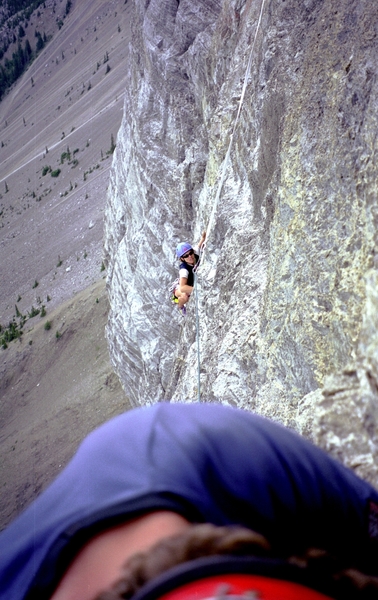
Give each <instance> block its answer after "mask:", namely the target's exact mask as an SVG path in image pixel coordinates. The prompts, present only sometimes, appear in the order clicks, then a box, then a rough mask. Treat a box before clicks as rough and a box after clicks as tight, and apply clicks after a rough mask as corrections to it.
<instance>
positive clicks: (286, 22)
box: [105, 0, 378, 485]
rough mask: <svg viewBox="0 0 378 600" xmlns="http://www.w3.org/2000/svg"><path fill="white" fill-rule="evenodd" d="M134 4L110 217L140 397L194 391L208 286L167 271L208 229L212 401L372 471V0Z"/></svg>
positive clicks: (125, 346)
mask: <svg viewBox="0 0 378 600" xmlns="http://www.w3.org/2000/svg"><path fill="white" fill-rule="evenodd" d="M129 1H130V2H133V6H132V10H133V16H132V23H133V25H132V29H133V32H132V40H131V44H130V56H129V60H128V63H127V76H126V77H125V85H126V97H125V108H124V118H123V123H122V126H121V129H120V132H119V135H118V141H117V149H116V152H115V155H114V162H113V169H112V174H111V180H110V185H109V194H108V203H107V212H106V222H105V256H106V260H107V264H108V290H109V295H110V302H111V313H110V317H109V324H108V331H107V334H108V340H109V345H110V352H111V356H112V360H113V364H114V366H115V368H116V370H117V372H118V374H119V376H120V378H121V380H122V382H123V385H124V387H125V389H126V390H127V395H128V396H129V397H130V398H131V399H132V401H133V402H134V403H135V405H139V404H146V403H151V402H157V401H160V400H163V399H170V400H172V401H178V400H185V401H196V400H197V396H198V389H197V388H198V386H197V344H196V328H195V301H194V298H192V299H191V301H190V303H189V306H188V315H187V317H186V318H185V319H183V318H182V317H181V316H180V315H179V314H178V311H177V310H176V309H175V307H174V306H173V305H172V304H171V303H170V301H169V297H168V292H167V287H168V285H169V283H170V281H172V280H173V279H174V278H175V277H176V276H177V274H176V270H177V264H175V259H174V248H175V246H176V244H177V242H179V241H183V240H190V241H192V240H196V239H198V238H199V236H200V232H201V230H202V229H206V228H207V229H208V242H207V247H206V251H205V256H204V261H203V264H202V265H201V268H200V270H199V276H198V285H197V292H198V303H199V330H200V352H201V371H200V372H201V375H200V378H201V400H203V401H207V402H212V401H218V402H219V401H220V402H224V403H228V404H232V405H236V406H239V407H242V408H245V409H248V410H254V411H258V412H259V413H261V414H264V415H267V416H269V417H271V418H274V419H277V420H280V421H281V422H283V423H285V424H287V425H289V426H291V427H294V428H295V429H297V430H299V431H301V432H302V433H304V434H305V435H307V436H308V437H310V438H311V439H313V440H314V441H315V442H316V443H318V444H319V445H321V446H323V447H325V448H326V449H327V450H329V451H330V452H332V453H333V454H334V455H336V456H338V457H339V458H340V457H341V458H342V459H343V460H344V462H345V463H346V464H348V465H350V466H353V467H354V468H356V469H357V471H358V472H359V473H360V475H362V476H364V477H368V478H370V479H371V481H373V482H374V483H375V484H376V485H377V484H378V468H377V467H376V466H374V461H375V464H376V465H377V462H378V461H377V458H378V456H377V453H378V451H377V446H376V444H377V442H378V431H377V410H378V408H377V406H378V291H377V284H378V281H377V278H378V257H376V252H377V251H378V248H377V242H376V234H377V227H378V201H377V183H376V182H377V171H378V168H377V166H376V160H375V152H376V149H377V132H378V127H377V122H378V93H377V92H378V90H377V81H378V80H377V73H378V62H377V60H376V57H377V53H378V39H377V32H378V4H376V3H373V2H371V3H366V2H363V1H362V0H305V1H303V2H297V0H274V1H273V0H265V2H264V3H263V5H262V3H261V0H259V1H256V0H253V1H252V0H246V1H244V0H219V1H217V0H180V1H179V2H178V1H177V0H150V1H149V2H148V1H142V0H129ZM260 16H261V21H260V22H259V18H260ZM249 58H251V69H250V73H249V76H248V78H247V88H246V94H245V97H244V102H243V106H242V110H241V113H240V119H239V121H238V123H237V125H236V128H235V132H234V135H233V143H232V147H231V152H230V160H229V163H228V166H227V169H226V173H225V179H224V184H223V186H222V188H221V193H220V198H219V202H217V203H216V204H215V198H216V195H217V190H218V186H219V182H220V178H221V172H222V165H223V161H224V159H225V156H226V153H227V149H228V147H229V143H230V134H231V131H232V128H233V126H234V123H235V118H236V115H237V110H238V106H239V101H240V97H241V93H242V86H243V82H244V77H245V74H246V70H247V64H248V60H249Z"/></svg>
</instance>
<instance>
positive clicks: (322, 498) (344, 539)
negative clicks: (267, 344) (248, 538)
mask: <svg viewBox="0 0 378 600" xmlns="http://www.w3.org/2000/svg"><path fill="white" fill-rule="evenodd" d="M370 500H372V501H373V502H378V493H377V491H376V490H374V489H373V488H372V487H371V486H370V485H369V484H368V483H366V482H364V481H362V480H361V479H359V478H358V477H356V476H355V475H354V474H353V473H352V472H351V471H349V470H348V469H346V468H345V467H343V466H342V465H341V464H339V463H337V462H335V461H334V460H332V459H331V458H330V457H328V456H327V455H326V454H325V453H324V452H322V451H321V450H319V449H318V448H316V447H314V446H313V445H311V444H310V443H308V442H306V441H305V440H304V439H303V438H301V437H300V436H298V435H296V434H295V433H293V432H292V431H290V430H288V429H286V428H284V427H282V426H280V425H278V424H276V423H273V422H271V421H269V420H267V419H263V418H261V417H259V416H257V415H254V414H251V413H249V412H244V411H241V410H237V409H232V408H228V407H224V406H221V405H216V404H169V403H160V404H156V405H154V406H152V407H148V408H139V409H134V410H132V411H129V412H127V413H125V414H122V415H120V416H118V417H116V418H114V419H112V420H111V421H109V422H108V423H106V424H105V425H103V426H101V427H100V428H99V429H97V430H95V431H94V432H92V433H91V434H90V435H89V436H88V437H87V438H86V439H85V440H84V442H83V443H82V444H81V446H80V448H79V450H78V452H77V453H76V455H75V456H74V458H73V459H72V461H71V462H70V463H69V464H68V466H67V467H66V468H65V469H64V471H63V472H62V473H61V474H60V475H59V476H58V477H57V479H56V480H55V481H54V482H53V483H52V484H51V485H50V487H49V488H48V489H47V490H46V491H45V492H44V493H42V494H41V496H40V497H39V498H38V499H37V500H36V501H35V502H33V503H32V504H31V506H29V508H27V509H26V511H25V512H24V513H23V514H21V516H20V517H18V518H17V519H16V520H15V521H14V522H13V523H12V524H11V525H10V526H9V527H8V528H7V529H6V530H5V531H4V532H3V533H2V534H1V535H0V552H1V555H0V590H1V591H0V598H1V599H4V600H5V599H7V600H22V599H24V598H26V597H28V598H32V597H35V598H38V599H39V600H42V599H43V598H48V597H49V595H50V594H51V591H52V590H53V589H54V586H55V585H56V582H57V581H58V580H59V578H60V576H61V574H62V572H63V570H64V568H65V566H66V565H67V562H68V561H69V560H70V558H72V556H73V554H74V552H76V550H77V549H78V547H80V544H82V543H83V542H84V541H85V540H86V539H88V537H90V535H93V533H94V532H95V531H98V530H99V529H101V528H104V527H107V526H109V525H110V524H114V523H115V522H119V521H120V520H122V521H124V520H127V519H128V518H130V517H131V516H133V515H135V514H136V513H138V512H145V511H149V510H151V509H157V508H168V509H171V510H174V511H176V512H179V513H181V514H183V515H184V516H186V517H187V518H188V519H189V520H190V521H207V522H211V523H214V524H218V525H224V524H226V525H227V524H232V523H235V524H236V523H238V524H242V525H245V526H247V527H250V528H252V529H255V530H257V531H259V532H261V533H262V534H265V535H266V536H267V537H268V538H269V539H270V540H272V541H273V542H274V543H276V544H277V545H278V546H281V547H282V548H286V549H287V550H288V551H290V550H293V551H294V550H295V549H298V548H301V547H302V546H310V545H312V546H320V547H323V548H327V549H329V550H333V551H338V552H343V553H346V554H348V553H349V554H350V555H355V556H359V555H361V553H364V552H367V551H368V547H369V540H368V532H367V505H368V502H369V501H370ZM30 590H34V591H33V592H30ZM28 592H30V595H28Z"/></svg>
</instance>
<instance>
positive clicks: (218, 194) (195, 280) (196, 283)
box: [194, 0, 265, 402]
mask: <svg viewBox="0 0 378 600" xmlns="http://www.w3.org/2000/svg"><path fill="white" fill-rule="evenodd" d="M264 6H265V0H262V2H261V7H260V14H259V18H258V21H257V26H256V31H255V36H254V38H253V43H252V47H251V51H250V53H249V58H248V64H247V70H246V72H245V76H244V82H243V87H242V92H241V95H240V100H239V106H238V111H237V113H236V117H235V119H234V124H233V127H232V131H231V134H230V141H229V144H228V148H227V152H226V156H225V159H224V161H223V167H222V171H221V176H220V179H219V183H218V188H217V192H216V195H215V200H214V204H213V208H212V211H211V214H210V219H209V222H208V226H207V230H206V239H208V233H209V232H210V231H211V229H212V227H213V221H214V218H215V213H216V209H217V206H218V202H219V198H220V195H221V191H222V188H223V183H224V180H225V177H226V170H227V167H228V162H229V159H230V154H231V148H232V143H233V140H234V134H235V131H236V127H237V125H238V122H239V117H240V113H241V110H242V106H243V102H244V96H245V92H246V89H247V85H248V79H249V76H250V72H251V66H252V57H253V51H254V48H255V43H256V39H257V34H258V32H259V29H260V25H261V20H262V15H263V11H264ZM201 250H202V248H201ZM201 250H200V254H201ZM205 250H206V243H205V246H204V247H203V251H202V259H201V258H200V260H201V264H202V265H203V264H204V260H205ZM198 266H199V265H198ZM194 287H195V294H196V337H197V398H198V402H201V354H200V330H199V307H198V304H199V302H198V294H199V289H198V287H199V286H198V274H197V269H196V270H195V272H194Z"/></svg>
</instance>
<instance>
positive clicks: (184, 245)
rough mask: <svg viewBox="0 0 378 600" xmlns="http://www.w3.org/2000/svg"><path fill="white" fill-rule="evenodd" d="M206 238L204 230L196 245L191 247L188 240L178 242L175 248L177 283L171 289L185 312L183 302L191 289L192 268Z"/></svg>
mask: <svg viewBox="0 0 378 600" xmlns="http://www.w3.org/2000/svg"><path fill="white" fill-rule="evenodd" d="M205 239H206V231H204V232H203V233H202V235H201V239H200V241H199V242H198V244H197V247H195V248H193V246H191V244H189V243H188V242H180V243H179V244H178V246H177V248H176V256H177V258H178V259H179V260H180V267H179V269H180V270H179V283H178V284H177V286H176V288H175V289H174V291H173V294H174V296H175V297H176V298H177V299H178V307H179V309H181V310H182V311H183V312H184V313H185V304H186V303H187V302H188V300H189V298H190V295H191V293H192V291H193V285H194V273H193V268H194V267H195V266H196V265H197V266H198V261H199V251H200V249H201V248H202V246H203V244H204V242H205Z"/></svg>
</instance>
